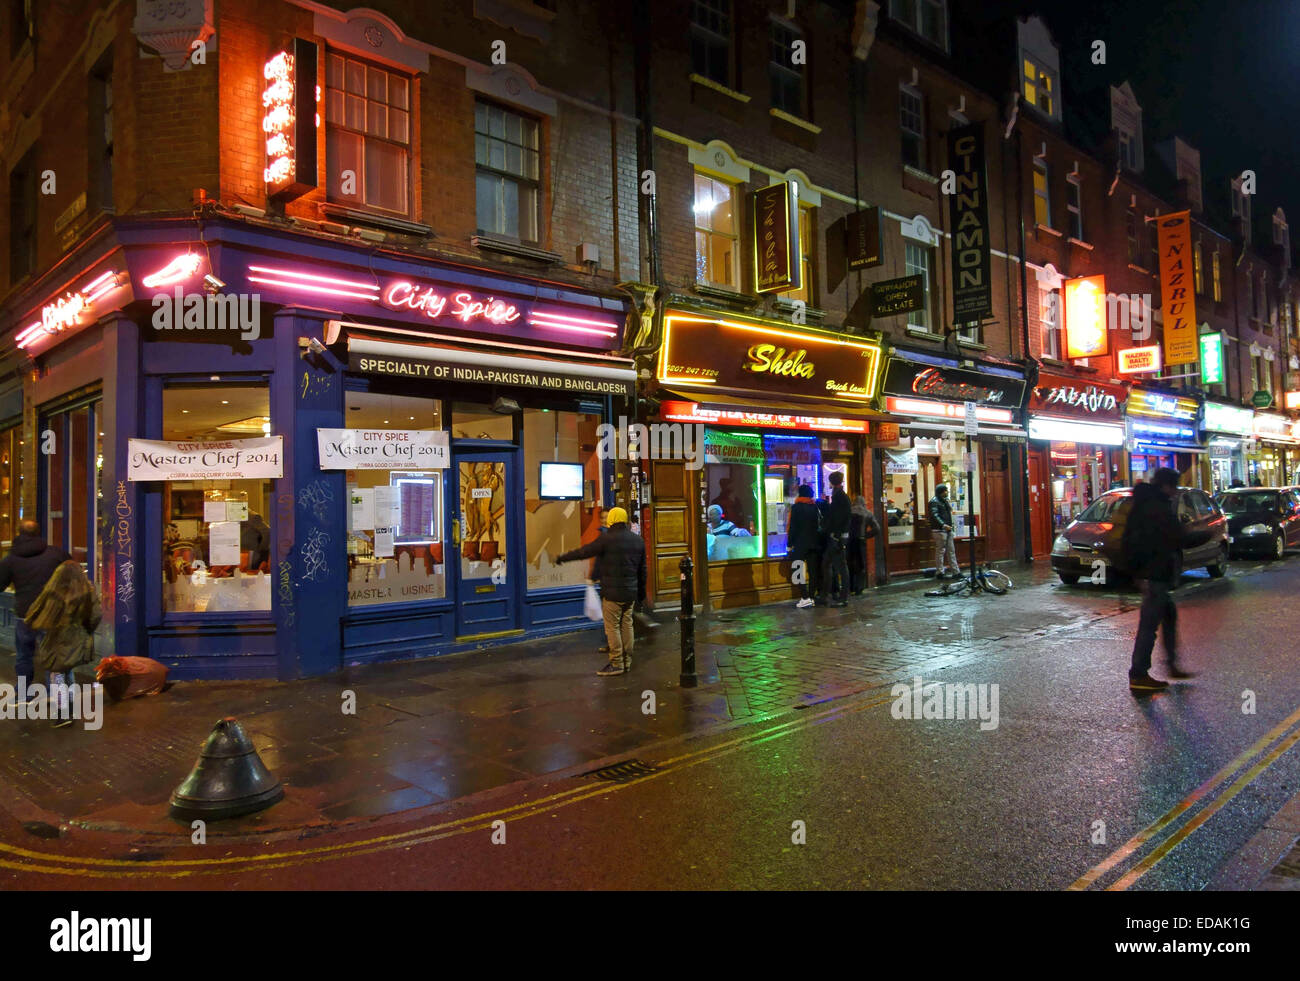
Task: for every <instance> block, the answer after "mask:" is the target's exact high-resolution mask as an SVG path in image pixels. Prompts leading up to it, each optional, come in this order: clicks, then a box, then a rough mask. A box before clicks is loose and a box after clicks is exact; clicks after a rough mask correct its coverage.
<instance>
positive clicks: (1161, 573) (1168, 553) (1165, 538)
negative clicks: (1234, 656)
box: [1123, 467, 1192, 692]
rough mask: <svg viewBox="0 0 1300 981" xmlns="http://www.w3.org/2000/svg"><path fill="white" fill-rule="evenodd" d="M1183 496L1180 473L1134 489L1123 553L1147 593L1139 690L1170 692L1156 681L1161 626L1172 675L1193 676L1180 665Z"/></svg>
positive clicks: (1137, 663)
mask: <svg viewBox="0 0 1300 981" xmlns="http://www.w3.org/2000/svg"><path fill="white" fill-rule="evenodd" d="M1177 496H1178V471H1177V470H1171V469H1169V468H1168V467H1161V468H1160V469H1159V470H1157V471H1156V472H1155V473H1154V474H1152V475H1151V481H1150V483H1146V484H1141V483H1140V484H1138V485H1137V486H1136V487H1134V488H1133V504H1132V506H1131V508H1130V509H1129V513H1128V517H1127V518H1126V519H1125V522H1124V538H1123V553H1124V561H1125V563H1126V564H1127V566H1128V572H1129V574H1130V575H1132V576H1133V578H1134V579H1136V580H1137V583H1138V587H1139V588H1140V589H1141V590H1142V610H1141V613H1140V614H1139V615H1138V629H1137V638H1136V639H1135V640H1134V642H1133V663H1132V665H1131V666H1130V667H1129V672H1128V685H1129V689H1130V690H1132V691H1134V692H1153V691H1161V690H1163V689H1165V688H1168V687H1169V685H1168V683H1167V682H1164V681H1160V680H1158V679H1156V678H1152V677H1151V674H1150V671H1151V651H1152V649H1153V648H1154V647H1155V643H1156V628H1157V627H1160V628H1161V633H1162V637H1163V640H1164V645H1165V655H1166V657H1167V658H1168V659H1169V671H1168V674H1169V677H1171V678H1190V677H1192V673H1191V672H1190V671H1183V670H1182V669H1180V668H1179V667H1178V609H1177V607H1175V606H1174V598H1173V596H1172V595H1171V590H1172V589H1173V588H1174V584H1175V582H1176V580H1177V577H1178V556H1179V549H1180V548H1181V547H1182V538H1183V531H1182V527H1181V526H1180V525H1179V523H1178V519H1177V518H1176V517H1175V516H1174V500H1175V499H1176V498H1177Z"/></svg>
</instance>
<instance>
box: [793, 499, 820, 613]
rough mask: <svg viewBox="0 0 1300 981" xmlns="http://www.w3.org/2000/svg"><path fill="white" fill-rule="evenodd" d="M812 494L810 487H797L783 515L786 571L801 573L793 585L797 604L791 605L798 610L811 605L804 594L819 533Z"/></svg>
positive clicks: (810, 574)
mask: <svg viewBox="0 0 1300 981" xmlns="http://www.w3.org/2000/svg"><path fill="white" fill-rule="evenodd" d="M812 493H813V492H812V487H810V486H809V485H808V484H800V485H799V496H798V497H796V498H795V501H794V504H793V505H792V506H791V507H790V513H789V514H788V515H787V516H786V528H785V542H786V555H787V557H788V558H789V559H790V571H791V573H792V574H796V575H797V574H798V573H799V572H800V571H802V578H803V581H802V582H796V585H797V586H798V587H799V602H798V603H796V604H795V606H797V607H799V609H801V610H802V609H804V608H806V607H809V606H812V605H813V600H812V598H811V597H810V596H809V595H808V584H809V582H810V581H812V570H811V568H810V562H811V559H810V556H812V555H813V554H814V552H815V550H816V548H817V536H818V534H819V533H820V531H821V520H822V519H821V513H820V512H819V511H818V510H817V504H816V502H815V501H814V500H813V496H812ZM797 562H800V563H803V568H802V570H799V569H797V568H796V567H795V563H797Z"/></svg>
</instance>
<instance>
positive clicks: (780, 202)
mask: <svg viewBox="0 0 1300 981" xmlns="http://www.w3.org/2000/svg"><path fill="white" fill-rule="evenodd" d="M752 211H753V214H754V289H755V290H756V291H757V292H759V293H778V292H785V291H787V290H797V289H800V288H802V285H803V284H802V282H801V278H802V276H801V270H802V266H803V263H802V262H801V261H800V256H799V191H798V189H797V188H796V186H795V184H794V182H793V181H781V182H780V183H779V184H770V185H768V186H767V187H764V188H760V189H759V190H757V191H755V192H754V196H753V208H752Z"/></svg>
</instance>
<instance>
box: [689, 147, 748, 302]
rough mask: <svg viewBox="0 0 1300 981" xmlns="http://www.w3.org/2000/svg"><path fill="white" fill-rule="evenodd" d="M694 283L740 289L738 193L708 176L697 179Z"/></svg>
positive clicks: (701, 175)
mask: <svg viewBox="0 0 1300 981" xmlns="http://www.w3.org/2000/svg"><path fill="white" fill-rule="evenodd" d="M693 208H694V211H695V280H696V282H698V283H704V284H706V285H710V286H722V287H724V288H726V289H732V290H736V289H739V288H740V262H739V251H740V249H739V234H738V231H737V229H738V227H739V222H738V221H737V215H736V189H735V187H733V186H732V185H731V184H728V183H727V182H726V181H720V180H718V179H716V178H714V177H710V176H709V175H707V174H701V173H698V172H697V173H696V175H695V203H694V206H693Z"/></svg>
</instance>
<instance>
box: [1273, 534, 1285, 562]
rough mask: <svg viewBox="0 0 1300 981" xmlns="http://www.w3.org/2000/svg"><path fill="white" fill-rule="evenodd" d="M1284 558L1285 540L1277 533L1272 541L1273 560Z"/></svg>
mask: <svg viewBox="0 0 1300 981" xmlns="http://www.w3.org/2000/svg"><path fill="white" fill-rule="evenodd" d="M1285 557H1286V539H1285V538H1283V537H1282V533H1281V532H1278V533H1277V535H1276V536H1275V537H1274V539H1273V558H1275V559H1281V558H1285Z"/></svg>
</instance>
